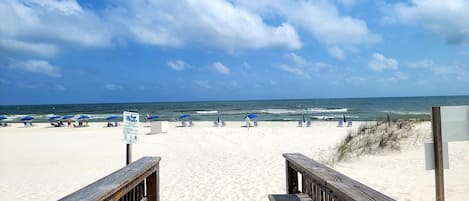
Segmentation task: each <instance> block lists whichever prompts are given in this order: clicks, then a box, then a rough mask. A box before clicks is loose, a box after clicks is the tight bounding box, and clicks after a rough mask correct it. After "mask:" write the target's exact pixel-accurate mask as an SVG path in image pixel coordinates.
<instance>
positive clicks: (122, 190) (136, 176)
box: [59, 157, 161, 201]
mask: <svg viewBox="0 0 469 201" xmlns="http://www.w3.org/2000/svg"><path fill="white" fill-rule="evenodd" d="M160 160H161V157H143V158H141V159H139V160H137V161H135V162H133V163H131V164H129V165H128V166H125V167H123V168H121V169H119V170H117V171H115V172H113V173H111V174H110V175H108V176H106V177H103V178H101V179H99V180H98V181H96V182H94V183H92V184H90V185H88V186H85V187H83V188H82V189H80V190H78V191H76V192H74V193H72V194H70V195H67V196H65V197H63V198H61V199H60V200H59V201H78V200H83V201H85V200H86V201H100V200H106V201H108V200H109V201H110V200H112V201H117V200H122V201H123V200H125V201H127V200H128V201H134V200H135V201H137V200H138V201H141V200H148V201H158V200H159V162H160ZM145 189H146V191H145Z"/></svg>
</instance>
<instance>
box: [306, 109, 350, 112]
mask: <svg viewBox="0 0 469 201" xmlns="http://www.w3.org/2000/svg"><path fill="white" fill-rule="evenodd" d="M308 111H309V112H313V113H343V112H347V111H348V109H347V108H309V109H308Z"/></svg>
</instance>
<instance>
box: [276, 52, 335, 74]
mask: <svg viewBox="0 0 469 201" xmlns="http://www.w3.org/2000/svg"><path fill="white" fill-rule="evenodd" d="M285 57H286V58H287V59H288V60H289V61H290V64H280V65H279V67H280V69H281V70H283V71H285V72H288V73H292V74H295V75H297V76H299V77H303V78H306V79H310V78H311V76H312V74H313V73H314V72H318V71H320V70H323V69H327V68H329V67H331V65H329V64H327V63H324V62H313V61H309V60H307V59H305V58H303V57H302V56H300V55H297V54H295V53H293V52H292V53H290V54H287V55H285Z"/></svg>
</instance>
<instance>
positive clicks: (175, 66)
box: [168, 59, 186, 71]
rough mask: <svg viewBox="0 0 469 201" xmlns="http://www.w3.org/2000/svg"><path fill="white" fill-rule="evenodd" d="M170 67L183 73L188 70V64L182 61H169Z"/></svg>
mask: <svg viewBox="0 0 469 201" xmlns="http://www.w3.org/2000/svg"><path fill="white" fill-rule="evenodd" d="M168 66H169V67H170V68H171V69H173V70H175V71H182V70H184V69H185V68H186V63H185V62H184V61H182V60H179V59H178V60H174V61H168Z"/></svg>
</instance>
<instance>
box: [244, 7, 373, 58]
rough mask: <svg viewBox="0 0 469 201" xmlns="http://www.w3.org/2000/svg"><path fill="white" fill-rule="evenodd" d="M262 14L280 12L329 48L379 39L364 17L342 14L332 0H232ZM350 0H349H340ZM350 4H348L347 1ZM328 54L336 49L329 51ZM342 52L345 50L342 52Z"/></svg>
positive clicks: (269, 14) (370, 42) (351, 45)
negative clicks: (362, 18)
mask: <svg viewBox="0 0 469 201" xmlns="http://www.w3.org/2000/svg"><path fill="white" fill-rule="evenodd" d="M236 2H238V3H240V4H242V5H243V6H245V7H247V8H248V9H251V10H255V11H257V12H260V13H262V14H264V15H265V16H266V17H269V16H272V15H274V16H275V15H280V16H282V17H284V18H286V19H287V21H288V22H291V23H292V24H293V25H294V26H296V27H301V28H303V29H305V30H306V31H307V32H309V33H310V34H311V35H312V36H313V37H314V38H315V39H316V40H317V41H318V42H320V43H323V44H324V45H326V47H327V48H331V47H353V46H356V45H363V44H372V43H376V42H379V41H381V36H380V35H378V34H376V33H373V32H372V31H370V30H369V29H368V26H367V24H366V22H365V21H364V20H361V19H358V18H354V17H351V16H347V15H342V14H341V13H340V12H339V10H338V9H337V7H336V6H335V4H334V2H333V1H267V0H259V1H255V2H253V1H250V0H238V1H236ZM342 2H343V3H346V4H348V3H353V1H350V0H349V1H342ZM349 5H350V4H349ZM330 53H331V55H332V56H335V57H336V56H337V54H336V55H334V53H337V51H335V52H334V51H332V52H330ZM342 54H345V52H342Z"/></svg>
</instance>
